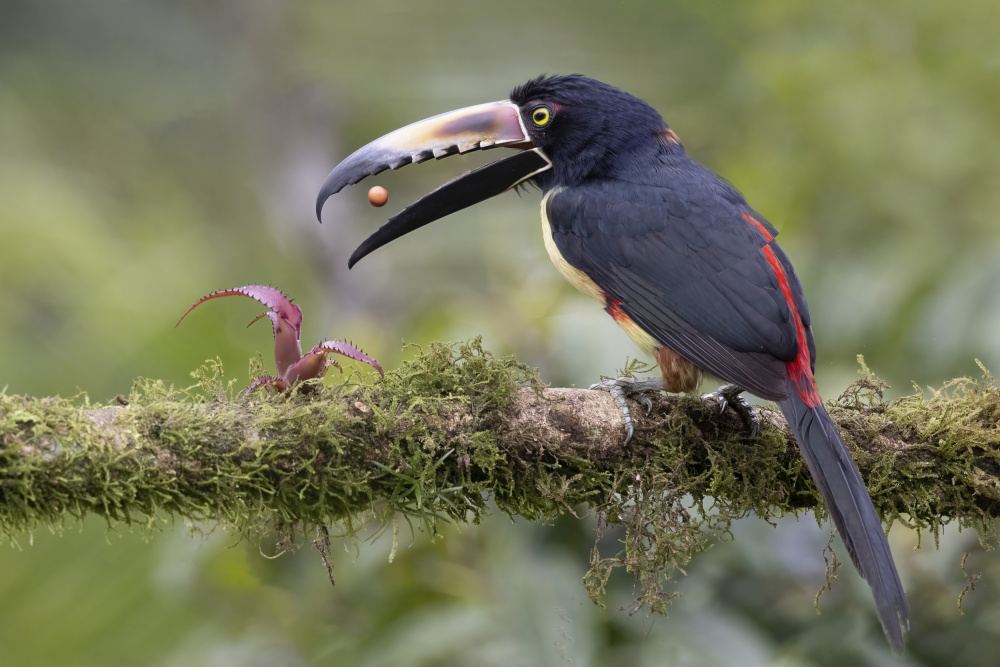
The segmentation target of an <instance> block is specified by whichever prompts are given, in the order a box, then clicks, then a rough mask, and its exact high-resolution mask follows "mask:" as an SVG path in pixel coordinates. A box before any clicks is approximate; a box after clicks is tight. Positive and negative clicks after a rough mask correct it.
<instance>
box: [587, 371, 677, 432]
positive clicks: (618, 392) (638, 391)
mask: <svg viewBox="0 0 1000 667" xmlns="http://www.w3.org/2000/svg"><path fill="white" fill-rule="evenodd" d="M590 388H591V389H598V390H600V391H606V392H608V393H610V394H611V396H612V398H614V399H615V405H617V406H618V412H620V413H621V415H622V421H624V422H625V433H626V436H625V442H623V443H622V445H627V444H628V443H629V441H630V440H631V439H632V435H633V433H635V424H634V422H633V421H632V411H631V410H630V409H629V407H628V397H629V396H632V397H633V398H636V400H638V401H639V402H640V403H642V404H643V405H644V406H646V414H647V415H648V414H650V413H651V412H652V411H653V400H652V399H651V398H650V397H649V396H647V395H646V392H649V391H662V390H663V378H648V379H646V380H632V379H629V378H618V379H617V380H602V381H601V382H597V383H596V384H592V385H590Z"/></svg>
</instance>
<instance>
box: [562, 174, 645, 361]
mask: <svg viewBox="0 0 1000 667" xmlns="http://www.w3.org/2000/svg"><path fill="white" fill-rule="evenodd" d="M558 191H559V190H558V189H556V190H551V191H550V192H549V193H548V194H546V195H545V196H544V197H542V238H543V239H544V240H545V250H546V251H548V253H549V259H551V260H552V263H553V264H555V267H556V268H557V269H558V270H559V273H561V274H563V277H564V278H566V280H568V281H569V283H570V284H571V285H572V286H573V287H575V288H577V289H578V290H580V291H581V292H583V293H584V294H586V295H587V296H589V297H590V298H591V299H594V300H595V301H597V302H598V303H600V304H601V305H603V306H604V307H605V308H606V309H607V311H608V313H609V314H610V315H611V317H612V318H614V320H615V322H617V323H618V326H620V327H621V328H622V329H624V330H625V333H627V334H628V337H629V338H631V339H632V341H633V342H634V343H635V344H636V345H638V346H639V349H641V350H642V351H643V352H645V353H646V354H648V355H651V356H652V355H653V354H654V352H655V350H656V349H657V348H658V347H660V343H658V342H657V340H656V339H655V338H653V337H652V336H650V335H649V334H648V333H646V332H645V331H643V330H642V329H641V328H640V327H639V325H638V324H636V323H635V322H633V321H632V319H631V318H629V317H628V315H626V314H625V313H624V312H622V311H621V309H619V308H617V306H616V305H615V304H616V303H618V302H616V301H614V300H613V299H612V298H610V297H609V296H608V295H607V294H605V293H604V290H602V289H601V288H600V287H598V286H597V283H595V282H594V281H593V280H591V279H590V276H588V275H587V274H586V273H584V272H583V271H581V270H580V269H578V268H576V267H573V266H570V263H569V262H567V261H566V258H565V257H563V256H562V253H560V252H559V248H557V247H556V242H555V240H553V238H552V226H551V225H550V224H549V216H548V214H547V212H546V208H547V204H548V201H549V197H551V196H552V195H554V194H555V193H556V192H558Z"/></svg>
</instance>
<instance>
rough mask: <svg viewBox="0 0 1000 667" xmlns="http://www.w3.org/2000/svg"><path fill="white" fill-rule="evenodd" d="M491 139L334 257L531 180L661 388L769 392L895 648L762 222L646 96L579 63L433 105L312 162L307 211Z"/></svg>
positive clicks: (566, 267) (584, 283) (897, 621)
mask: <svg viewBox="0 0 1000 667" xmlns="http://www.w3.org/2000/svg"><path fill="white" fill-rule="evenodd" d="M497 146H500V147H508V148H515V149H521V150H520V151H519V152H517V153H515V154H513V155H511V156H509V157H505V158H503V159H501V160H498V161H497V162H493V163H491V164H488V165H486V166H483V167H480V168H479V169H476V170H474V171H471V172H469V173H467V174H465V175H463V176H461V177H459V178H456V179H455V180H452V181H450V182H449V183H446V184H445V185H443V186H441V187H440V188H438V189H437V190H434V191H433V192H431V193H430V194H428V195H426V196H425V197H423V198H422V199H420V200H419V201H417V202H415V203H413V204H411V205H410V206H408V207H407V208H406V209H404V210H403V211H402V212H400V213H399V214H398V215H396V216H394V217H393V218H391V219H390V220H389V221H388V222H387V223H386V224H385V225H383V226H382V227H381V228H380V229H379V230H378V231H376V232H375V233H374V234H372V235H371V236H370V237H369V238H368V239H367V240H365V241H364V242H363V243H362V244H361V245H360V246H359V247H358V248H357V249H356V250H355V251H354V254H352V255H351V258H350V261H349V263H348V266H353V265H354V264H355V263H357V261H358V260H360V259H361V258H362V257H364V256H365V255H367V254H368V253H370V252H372V251H373V250H375V249H377V248H379V247H381V246H383V245H385V244H386V243H389V242H390V241H392V240H394V239H396V238H399V237H400V236H403V235H404V234H406V233H408V232H411V231H413V230H415V229H417V228H418V227H421V226H423V225H426V224H428V223H430V222H433V221H434V220H437V219H439V218H441V217H443V216H446V215H448V214H450V213H454V212H456V211H459V210H461V209H463V208H466V207H468V206H471V205H473V204H476V203H478V202H480V201H483V200H484V199H487V198H489V197H493V196H494V195H498V194H500V193H502V192H506V191H507V190H510V189H512V188H514V187H515V186H517V185H520V184H522V183H525V182H531V183H534V184H535V185H537V186H538V187H539V188H540V189H541V191H542V193H543V197H542V234H543V236H544V239H545V248H546V249H547V250H548V253H549V256H550V257H551V258H552V261H553V263H554V264H555V265H556V268H558V269H559V271H560V272H561V273H562V274H563V275H564V276H565V277H566V278H567V279H568V280H569V281H570V282H571V283H572V284H573V285H574V286H576V287H577V288H578V289H579V290H580V291H582V292H583V293H584V294H587V295H589V296H591V297H593V298H594V299H597V300H598V301H599V302H600V303H601V304H602V305H603V306H604V308H605V309H606V310H607V312H608V313H609V314H610V315H611V317H613V318H614V320H615V321H616V322H617V323H618V324H619V325H621V326H622V328H624V329H625V331H626V332H628V335H629V336H630V337H631V338H632V340H634V341H635V342H636V343H637V344H638V345H639V347H641V348H642V349H643V350H645V351H646V352H647V353H649V354H651V355H652V356H653V358H655V359H656V362H657V364H658V366H659V369H660V374H661V376H662V381H663V384H662V388H663V389H665V390H667V391H674V392H690V391H693V390H695V389H696V388H697V386H698V383H699V382H700V379H701V374H702V371H705V372H708V373H710V374H712V375H714V376H716V377H719V378H722V379H723V380H726V381H727V382H730V383H733V384H734V385H736V386H738V387H740V388H742V389H745V390H747V391H750V392H751V393H753V394H756V395H757V396H760V397H762V398H765V399H768V400H772V401H775V402H777V403H778V405H779V406H781V411H782V412H783V413H784V415H785V417H786V418H787V420H788V423H789V425H790V426H791V428H792V430H793V431H794V433H795V439H796V441H797V442H798V445H799V449H800V451H801V452H802V456H803V457H804V458H805V461H806V464H807V465H808V467H809V470H810V471H811V473H812V476H813V479H814V480H815V482H816V485H817V487H818V488H819V491H820V495H821V496H822V497H823V501H824V502H825V503H826V507H827V508H828V510H829V512H830V515H831V517H832V518H833V522H834V524H835V525H836V526H837V530H838V531H839V532H840V535H841V537H842V538H843V540H844V543H845V544H846V545H847V549H848V552H849V553H850V555H851V560H853V561H854V565H855V566H856V567H857V569H858V571H859V572H860V573H861V575H862V576H863V577H864V578H865V579H867V581H868V584H869V586H871V589H872V593H873V594H874V597H875V604H876V607H877V609H878V615H879V618H880V620H881V622H882V626H883V628H884V629H885V632H886V635H887V637H888V639H889V642H890V643H891V644H892V646H893V648H894V649H895V650H896V651H897V652H899V651H902V648H903V641H904V636H905V634H906V632H907V630H908V628H909V609H908V605H907V601H906V594H905V593H904V592H903V586H902V584H901V583H900V580H899V575H898V574H897V572H896V567H895V564H894V563H893V559H892V554H891V553H890V551H889V543H888V541H887V540H886V536H885V532H883V530H882V524H881V522H880V520H879V517H878V514H877V513H876V511H875V508H874V506H873V505H872V502H871V499H870V497H869V495H868V490H867V489H866V488H865V484H864V481H862V479H861V475H860V474H859V473H858V469H857V467H856V466H855V464H854V461H853V460H852V459H851V456H850V454H849V453H848V451H847V448H846V447H845V446H844V442H843V440H841V438H840V435H839V434H838V433H837V429H836V427H835V426H834V423H833V421H832V420H831V419H830V416H829V415H828V414H827V412H826V409H825V408H824V407H823V402H822V400H821V399H820V397H819V393H818V392H817V389H816V382H815V380H814V379H813V371H814V368H815V360H816V350H815V345H814V342H813V334H812V328H811V327H810V324H809V311H808V308H807V306H806V301H805V297H804V296H803V293H802V286H801V285H800V284H799V280H798V277H797V276H796V275H795V270H794V269H793V268H792V265H791V262H789V260H788V257H787V256H786V255H785V253H784V252H783V251H782V249H781V248H780V247H779V246H778V244H777V243H776V242H775V241H774V237H775V236H777V234H778V232H777V230H776V229H775V228H774V227H773V226H771V224H770V223H768V222H767V220H765V219H764V217H763V216H761V215H760V214H759V213H757V212H756V211H754V210H753V209H752V208H751V207H750V205H749V204H747V202H746V201H745V200H744V199H743V197H742V196H741V195H740V194H739V193H738V192H736V190H734V189H733V188H732V187H731V186H730V185H729V184H728V183H727V182H726V181H724V180H723V179H722V178H720V177H719V176H718V175H716V174H715V173H713V172H712V171H710V170H709V169H707V168H705V167H703V166H702V165H700V164H698V163H697V162H695V161H693V160H692V159H691V158H689V157H688V156H687V154H686V153H685V152H684V148H683V147H682V146H681V143H680V141H679V140H678V138H677V135H675V134H674V132H673V130H671V129H670V128H669V127H668V126H667V124H666V123H665V122H664V121H663V118H662V117H661V116H660V114H659V113H657V112H656V111H655V110H654V109H653V108H652V107H650V106H649V105H648V104H646V103H645V102H643V101H642V100H640V99H638V98H636V97H633V96H632V95H629V94H628V93H626V92H624V91H622V90H619V89H617V88H614V87H612V86H609V85H607V84H604V83H601V82H599V81H595V80H593V79H588V78H586V77H583V76H579V75H573V76H553V77H539V78H537V79H535V80H533V81H529V82H528V83H526V84H524V85H522V86H518V87H517V88H515V89H514V91H513V92H512V93H511V96H510V100H505V101H501V102H494V103H489V104H481V105H478V106H473V107H468V108H465V109H460V110H457V111H452V112H450V113H445V114H441V115H439V116H434V117H433V118H428V119H426V120H423V121H420V122H417V123H413V124H412V125H408V126H406V127H404V128H401V129H399V130H396V131H395V132H392V133H390V134H387V135H385V136H384V137H382V138H380V139H376V140H375V141H373V142H372V143H370V144H368V145H367V146H364V147H363V148H360V149H359V150H357V151H356V152H355V153H353V154H352V155H351V156H349V157H348V158H347V159H346V160H344V161H343V162H341V163H340V164H339V165H337V167H336V168H335V169H334V170H333V171H332V172H331V173H330V175H329V176H328V177H327V179H326V181H325V182H324V183H323V187H322V189H321V191H320V193H319V198H318V200H317V202H316V213H317V215H319V214H320V212H321V211H322V207H323V204H324V202H325V201H326V200H327V198H329V197H330V196H331V195H333V194H335V193H337V192H339V191H340V190H341V189H342V188H343V187H344V186H346V185H351V184H354V183H357V182H358V181H360V180H361V179H363V178H365V177H366V176H370V175H372V174H377V173H379V172H381V171H383V170H385V169H397V168H399V167H402V166H403V165H406V164H410V163H411V162H423V161H425V160H429V159H430V158H442V157H445V156H448V155H453V154H455V153H466V152H469V151H474V150H479V149H484V148H492V147H497Z"/></svg>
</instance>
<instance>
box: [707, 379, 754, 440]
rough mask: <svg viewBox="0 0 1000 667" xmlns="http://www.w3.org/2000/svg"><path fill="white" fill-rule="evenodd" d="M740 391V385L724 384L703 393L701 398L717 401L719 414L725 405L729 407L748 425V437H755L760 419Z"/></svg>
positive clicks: (741, 389)
mask: <svg viewBox="0 0 1000 667" xmlns="http://www.w3.org/2000/svg"><path fill="white" fill-rule="evenodd" d="M742 393H743V388H742V387H738V386H737V385H735V384H726V385H722V386H721V387H719V388H718V389H716V390H715V391H713V392H712V393H710V394H705V395H703V396H702V397H701V400H703V401H706V402H708V401H710V402H713V403H717V404H718V405H719V414H720V415H721V414H722V413H723V412H725V411H726V408H727V407H731V408H732V409H733V410H734V411H735V412H736V414H738V415H739V416H740V418H741V419H743V421H744V422H745V423H746V425H747V426H749V427H750V437H751V438H756V437H757V434H758V433H760V420H759V419H757V415H756V414H754V411H753V407H751V405H750V404H749V403H747V401H746V399H745V398H743V397H742V396H741V395H740V394H742Z"/></svg>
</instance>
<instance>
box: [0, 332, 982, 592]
mask: <svg viewBox="0 0 1000 667" xmlns="http://www.w3.org/2000/svg"><path fill="white" fill-rule="evenodd" d="M862 371H863V374H862V378H861V379H860V380H859V381H858V382H856V383H854V384H852V385H851V387H849V388H848V390H847V391H845V392H844V394H843V395H842V396H841V397H840V399H838V401H837V402H836V404H835V405H832V406H831V408H830V412H831V415H832V416H833V418H834V420H835V421H836V422H837V423H838V425H839V426H840V428H841V429H842V432H843V433H844V436H845V440H846V441H847V442H848V446H849V447H850V448H851V449H852V454H853V455H854V456H855V458H856V460H857V461H858V464H859V467H860V468H861V470H862V474H863V475H864V476H865V478H866V479H867V481H868V486H869V488H870V490H871V494H872V500H873V502H874V504H875V507H876V508H877V509H878V511H879V512H880V513H881V515H882V516H883V518H884V519H885V520H886V521H887V522H893V521H902V522H904V523H906V524H907V525H911V526H914V527H916V528H918V529H921V530H929V531H930V532H931V533H932V534H933V535H934V536H935V537H936V536H937V534H938V530H939V529H940V527H941V526H942V525H943V524H944V523H946V522H948V521H958V522H959V523H960V524H961V525H963V526H966V527H972V528H975V529H976V530H977V531H978V532H979V535H980V536H981V538H982V539H983V540H993V539H995V517H996V516H997V514H998V513H1000V477H998V476H1000V430H998V422H1000V389H998V388H997V387H996V386H995V383H994V380H993V377H992V376H991V375H990V374H989V373H988V372H987V371H986V370H985V368H984V369H983V373H984V375H983V377H982V378H981V379H979V380H973V379H969V378H960V379H957V380H952V381H950V382H947V383H945V385H944V386H943V387H942V388H941V389H939V390H930V391H928V392H924V391H919V390H918V391H917V392H916V393H915V394H913V395H911V396H905V397H902V398H898V399H894V400H885V399H884V398H883V389H884V383H881V381H880V380H878V379H877V378H876V377H874V375H872V374H871V373H870V372H868V371H867V368H866V367H864V366H863V364H862ZM194 375H196V381H197V382H196V384H195V385H194V386H193V387H190V388H187V389H176V388H174V387H173V386H170V385H167V384H166V383H164V382H162V381H156V380H147V379H140V380H138V381H136V383H135V385H134V387H133V389H132V391H131V394H130V396H129V397H128V398H127V399H126V398H120V399H119V401H118V402H119V403H120V405H117V406H111V407H96V406H94V405H92V404H90V402H89V400H88V399H87V397H86V396H80V397H76V398H73V399H62V398H32V397H26V396H17V395H12V394H8V393H6V391H4V392H2V393H0V531H2V532H3V534H4V535H5V536H7V538H8V539H15V540H16V539H17V538H18V537H19V536H20V535H23V534H24V533H25V532H29V531H33V530H37V529H39V528H42V527H55V528H59V527H62V526H64V525H66V524H67V523H70V522H73V521H77V520H80V519H82V518H83V517H84V516H86V515H88V514H97V515H100V516H102V517H104V518H105V519H106V520H107V521H108V522H109V523H110V524H114V525H119V524H126V525H138V526H140V527H141V528H142V529H143V530H150V529H155V525H156V518H157V517H182V518H185V519H189V520H192V521H198V522H218V523H221V524H223V525H225V526H227V527H229V528H232V529H234V530H236V531H238V532H239V533H241V534H242V535H244V536H246V537H248V538H250V537H255V536H258V535H260V534H261V533H262V532H264V531H268V530H277V531H278V533H279V534H280V535H286V536H287V535H292V534H298V535H309V534H311V533H312V532H316V531H320V533H322V534H325V532H324V531H325V530H326V528H327V527H336V530H338V531H340V532H345V533H347V534H354V533H355V532H356V531H357V530H359V529H360V528H362V527H363V526H366V525H369V524H370V523H371V522H376V523H381V524H382V525H388V524H390V523H392V522H393V521H397V520H403V521H407V522H409V523H410V525H411V526H412V528H413V529H414V530H422V531H424V532H426V533H428V534H430V535H435V534H438V533H439V532H441V531H442V524H444V523H456V524H468V523H477V522H479V521H480V520H481V519H482V518H483V517H484V516H485V515H486V513H487V512H488V511H489V510H490V508H491V506H492V505H495V507H496V508H498V509H499V510H500V511H502V512H505V513H507V514H510V515H517V516H522V517H525V518H527V519H530V520H539V521H545V520H551V519H553V518H555V517H556V516H558V515H560V514H562V513H564V512H573V513H575V514H579V513H580V512H581V511H591V512H594V513H596V514H597V515H598V517H599V518H600V521H599V525H600V526H602V527H607V526H623V527H624V530H623V533H622V534H623V537H622V539H621V542H620V547H619V550H618V552H616V553H600V552H598V551H597V550H596V548H595V551H594V553H593V554H592V558H591V565H592V568H591V571H590V573H589V574H588V576H587V577H586V585H587V588H588V591H589V592H590V594H591V595H592V597H593V598H594V599H595V600H599V599H600V596H601V592H602V590H603V587H604V584H605V583H606V582H607V579H608V577H609V576H610V574H611V572H612V571H613V570H615V569H616V568H620V567H625V568H626V569H628V570H629V571H630V572H631V573H632V574H633V575H634V576H635V577H636V578H637V580H638V582H639V583H640V588H641V598H640V601H641V602H642V603H645V604H648V605H649V606H650V607H651V608H652V609H654V610H660V611H662V610H663V608H664V606H665V605H666V603H667V602H668V601H669V599H670V593H669V592H668V590H667V589H666V587H665V582H666V581H667V580H668V579H669V577H670V576H671V574H672V573H674V572H676V571H678V570H683V568H684V567H685V566H686V564H687V563H688V562H690V560H691V558H692V557H693V556H694V555H695V554H696V553H697V552H698V551H700V550H701V549H704V548H705V547H706V545H707V544H709V543H710V540H711V539H712V538H713V536H715V535H717V534H719V533H720V532H725V531H727V530H728V527H729V524H730V522H731V521H732V520H733V519H735V518H738V517H742V516H745V515H749V514H756V515H758V516H761V517H763V518H765V519H766V518H768V517H772V516H775V515H780V514H783V513H785V512H798V511H801V510H812V511H815V512H816V513H817V514H818V516H820V517H822V515H823V511H824V510H823V509H822V505H821V503H820V501H819V497H818V494H817V492H816V489H815V487H814V485H813V483H812V480H811V478H810V476H809V473H808V471H807V469H806V467H805V465H804V462H803V461H802V459H801V457H800V456H799V455H798V452H797V450H796V448H795V445H794V442H793V441H792V439H791V435H790V434H789V432H788V430H787V427H786V425H785V423H784V420H783V419H782V418H781V415H780V414H779V413H777V412H774V411H771V410H768V409H766V408H760V409H759V410H758V412H759V415H760V417H761V419H762V421H763V427H762V430H761V433H760V435H759V436H758V437H757V438H753V439H751V438H749V437H748V435H747V433H746V428H745V426H744V424H743V422H742V420H740V419H739V418H738V417H736V416H735V415H732V414H729V413H726V414H723V415H719V414H717V410H716V409H715V408H714V407H713V406H709V405H707V404H705V403H703V402H702V401H701V400H699V399H697V398H694V397H686V396H681V397H676V396H666V395H664V396H661V397H659V398H658V399H656V400H655V401H654V408H653V410H652V413H651V414H650V415H648V416H647V415H645V414H644V410H641V409H640V410H636V411H635V413H636V414H637V419H636V432H635V437H634V438H633V440H632V442H631V443H630V445H629V446H628V447H627V448H626V447H623V446H622V444H621V443H622V442H623V441H624V429H623V427H622V425H621V420H620V418H619V416H618V413H617V410H616V408H615V406H614V402H613V400H612V399H611V398H610V397H609V396H608V394H606V393H605V392H595V391H588V390H580V389H552V388H544V387H543V385H542V384H541V382H540V381H539V378H538V375H537V372H536V371H535V370H533V369H531V368H529V367H527V366H525V365H523V364H521V363H519V362H517V361H516V360H515V359H514V358H512V357H496V356H494V355H492V354H491V353H490V352H488V351H486V350H484V349H483V348H482V345H481V342H480V341H479V339H475V340H472V341H469V342H466V343H456V344H436V345H433V346H431V348H430V349H429V350H427V351H423V350H420V351H418V352H417V353H416V354H415V356H414V358H412V359H411V360H409V361H407V362H404V363H403V364H402V365H401V366H400V367H399V368H397V369H395V370H394V371H391V372H388V373H386V376H385V378H384V379H382V378H379V377H378V376H377V375H376V374H375V373H367V374H354V375H351V376H349V377H348V379H347V380H346V381H345V382H344V383H343V384H332V383H328V384H327V385H325V386H323V388H322V391H319V392H316V393H314V394H309V395H305V394H298V393H297V394H293V395H292V396H285V395H283V394H263V393H261V394H257V395H252V396H251V397H249V398H243V397H236V395H235V392H234V381H229V382H228V383H227V382H226V381H225V380H224V378H223V375H222V369H221V365H220V364H219V363H218V362H209V363H207V364H206V365H205V366H204V367H202V369H200V370H199V371H198V372H197V373H195V374H194ZM490 501H492V505H491V504H490ZM318 534H319V533H318ZM595 543H596V540H595Z"/></svg>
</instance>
